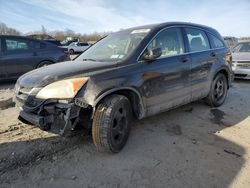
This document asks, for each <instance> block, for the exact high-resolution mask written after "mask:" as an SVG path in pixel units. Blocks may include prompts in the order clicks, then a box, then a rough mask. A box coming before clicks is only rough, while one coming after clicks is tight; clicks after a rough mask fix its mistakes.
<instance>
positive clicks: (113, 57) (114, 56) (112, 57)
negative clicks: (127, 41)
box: [110, 54, 119, 59]
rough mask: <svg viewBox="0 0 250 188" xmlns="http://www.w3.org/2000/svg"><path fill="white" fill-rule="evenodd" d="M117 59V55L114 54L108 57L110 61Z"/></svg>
mask: <svg viewBox="0 0 250 188" xmlns="http://www.w3.org/2000/svg"><path fill="white" fill-rule="evenodd" d="M118 57H119V54H114V55H112V56H110V58H111V59H117V58H118Z"/></svg>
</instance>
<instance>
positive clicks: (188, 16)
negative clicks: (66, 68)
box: [0, 0, 250, 37]
mask: <svg viewBox="0 0 250 188" xmlns="http://www.w3.org/2000/svg"><path fill="white" fill-rule="evenodd" d="M167 21H185V22H194V23H200V24H204V25H208V26H212V27H214V28H215V29H217V30H218V31H219V32H220V33H221V34H222V35H230V36H237V37H240V36H250V0H224V1H223V0H207V1H206V0H123V1H121V0H0V22H3V23H5V24H7V25H8V26H9V27H13V28H16V29H18V30H20V31H22V32H29V31H35V30H36V31H37V30H41V25H44V27H45V28H46V29H47V30H50V31H52V30H65V29H66V28H69V29H71V30H74V31H75V32H80V33H92V32H95V31H97V32H102V31H117V30H119V29H121V28H129V27H133V26H138V25H145V24H150V23H160V22H167Z"/></svg>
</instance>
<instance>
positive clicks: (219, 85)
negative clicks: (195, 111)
mask: <svg viewBox="0 0 250 188" xmlns="http://www.w3.org/2000/svg"><path fill="white" fill-rule="evenodd" d="M227 89H228V82H227V78H226V76H225V75H224V74H222V73H219V74H217V75H216V77H215V78H214V80H213V82H212V85H211V88H210V92H209V94H208V96H207V97H206V98H205V101H206V103H207V104H208V105H209V106H211V107H219V106H221V105H222V104H223V103H224V101H225V99H226V97H227Z"/></svg>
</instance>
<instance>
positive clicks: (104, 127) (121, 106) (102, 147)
mask: <svg viewBox="0 0 250 188" xmlns="http://www.w3.org/2000/svg"><path fill="white" fill-rule="evenodd" d="M131 122H132V110H131V105H130V102H129V100H128V99H127V98H126V97H125V96H122V95H111V96H109V97H107V98H105V99H104V100H103V101H101V102H100V104H99V105H98V107H97V109H96V112H95V115H94V119H93V125H92V137H93V141H94V144H95V146H96V147H97V149H98V150H99V151H106V152H113V153H117V152H119V151H120V150H121V149H122V148H123V147H124V146H125V144H126V142H127V139H128V136H129V131H130V127H131Z"/></svg>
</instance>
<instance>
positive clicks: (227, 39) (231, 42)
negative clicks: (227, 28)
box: [223, 36, 238, 50]
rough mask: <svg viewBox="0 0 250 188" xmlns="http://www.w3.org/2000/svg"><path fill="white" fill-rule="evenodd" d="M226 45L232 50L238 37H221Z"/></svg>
mask: <svg viewBox="0 0 250 188" xmlns="http://www.w3.org/2000/svg"><path fill="white" fill-rule="evenodd" d="M223 39H224V41H225V43H226V45H227V46H228V47H229V48H230V49H231V50H232V49H233V48H234V47H235V46H236V45H237V44H238V39H237V38H236V37H229V36H227V37H223Z"/></svg>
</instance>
